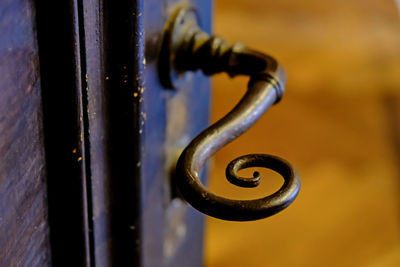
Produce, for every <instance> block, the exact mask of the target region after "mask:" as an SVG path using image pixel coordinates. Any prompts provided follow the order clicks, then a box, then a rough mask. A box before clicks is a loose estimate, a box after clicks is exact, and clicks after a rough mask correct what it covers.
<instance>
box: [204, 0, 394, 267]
mask: <svg viewBox="0 0 400 267" xmlns="http://www.w3.org/2000/svg"><path fill="white" fill-rule="evenodd" d="M214 18H215V27H214V32H215V33H216V34H217V35H220V36H223V37H224V38H225V39H227V40H229V41H231V42H235V41H242V42H243V43H245V44H246V45H248V46H249V47H252V48H255V49H258V50H260V51H264V52H266V53H268V54H270V55H272V56H274V57H276V58H277V59H278V60H279V61H280V62H281V63H282V64H283V65H284V66H285V68H286V71H287V77H288V83H287V87H286V93H285V96H284V98H283V99H282V101H281V102H280V103H279V104H278V105H276V106H273V107H272V108H271V109H270V110H269V111H268V112H267V113H266V114H265V115H264V116H263V117H262V119H261V120H260V121H259V122H258V123H257V124H256V125H255V126H254V127H253V128H251V129H250V130H249V131H248V132H247V133H246V134H245V135H244V136H242V137H240V138H239V139H237V140H236V141H234V142H233V143H232V144H230V145H228V146H227V147H226V148H224V149H223V150H221V151H220V152H218V153H217V155H216V156H215V158H214V162H213V167H212V173H211V179H210V183H209V184H210V189H211V191H213V192H215V193H217V194H220V195H223V196H226V197H231V198H238V199H251V198H256V197H261V196H264V195H267V194H270V193H273V192H275V191H276V190H277V189H278V188H279V187H280V186H281V184H282V181H283V180H282V179H281V178H280V177H279V176H278V175H276V174H274V173H272V172H268V171H265V170H263V171H262V175H263V179H262V182H261V185H260V186H259V187H258V188H256V189H241V188H238V187H235V186H233V185H230V184H229V183H228V182H227V181H226V179H225V177H224V173H225V166H226V165H227V164H228V162H229V161H230V160H232V159H233V158H235V157H237V156H240V155H244V154H249V153H268V154H274V155H278V156H281V157H283V158H286V159H287V160H289V161H290V162H292V163H293V164H294V165H295V166H296V167H297V169H298V170H299V172H300V174H301V177H302V188H301V191H300V194H299V196H298V198H297V199H296V200H295V202H294V203H293V204H292V205H291V206H290V207H289V208H288V209H286V210H284V211H283V212H281V213H279V214H277V215H275V216H273V217H270V218H267V219H264V220H261V221H256V222H227V221H221V220H217V219H213V218H209V219H208V221H207V225H206V244H205V251H206V266H208V267H220V266H221V267H222V266H224V267H227V266H229V267H235V266H241V267H242V266H243V267H253V266H400V216H399V215H400V89H399V87H400V18H399V14H398V9H397V7H396V5H395V2H394V1H390V0H335V1H320V0H290V1H289V0H280V1H265V0H246V1H244V0H216V1H215V16H214ZM246 84H247V79H246V78H240V77H239V78H235V79H233V80H231V79H229V78H228V77H227V76H226V75H220V76H217V77H216V78H215V79H214V89H213V121H216V120H217V119H219V118H221V117H222V116H223V115H224V114H226V113H227V112H228V111H229V110H230V109H231V108H232V107H233V106H234V105H235V104H236V102H237V101H238V100H239V99H240V98H241V96H242V95H243V93H244V91H245V87H246ZM249 173H250V172H249Z"/></svg>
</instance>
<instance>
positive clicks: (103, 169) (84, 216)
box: [0, 0, 211, 266]
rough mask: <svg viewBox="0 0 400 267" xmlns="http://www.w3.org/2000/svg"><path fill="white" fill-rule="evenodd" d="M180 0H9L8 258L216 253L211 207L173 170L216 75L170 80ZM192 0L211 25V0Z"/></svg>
mask: <svg viewBox="0 0 400 267" xmlns="http://www.w3.org/2000/svg"><path fill="white" fill-rule="evenodd" d="M178 4H179V3H178V1H172V0H146V1H144V0H130V1H125V0H124V1H111V0H104V1H99V0H73V1H56V2H54V1H48V0H42V1H37V2H35V3H33V1H29V0H9V1H6V2H4V3H2V4H1V5H0V31H1V32H2V38H1V39H0V40H1V41H0V45H1V46H0V49H1V50H0V56H1V57H2V60H1V63H0V73H1V75H2V79H1V81H0V96H1V97H0V118H1V119H0V236H1V237H2V238H1V241H0V263H1V264H0V265H1V266H48V265H52V266H59V265H62V266H64V265H66V266H201V265H202V236H203V230H202V229H203V219H204V218H203V216H202V215H201V214H200V213H199V212H197V211H195V210H194V209H193V208H191V207H189V206H188V205H187V204H186V203H185V202H183V201H181V200H180V199H179V198H177V197H176V194H175V191H174V189H173V187H171V183H170V181H171V176H172V175H173V166H174V165H175V163H176V160H177V156H178V155H179V153H180V152H181V150H182V149H183V147H184V146H185V145H187V143H188V142H189V141H190V140H191V139H192V138H193V137H194V136H195V135H196V134H198V133H199V132H200V131H201V130H202V129H204V128H205V127H206V125H207V123H208V116H209V113H208V110H209V106H208V103H209V80H208V79H207V78H205V77H204V76H203V75H202V74H201V73H199V72H196V73H193V74H191V75H189V76H188V78H187V79H186V81H185V83H184V85H183V86H182V88H179V90H168V89H165V88H164V87H162V86H161V84H160V82H159V78H158V73H157V58H158V53H159V48H160V40H161V39H160V38H161V37H162V32H163V28H164V24H165V22H166V20H167V18H168V16H169V14H170V12H172V11H173V9H174V7H175V6H176V5H178ZM191 4H192V5H194V6H196V8H197V10H198V11H199V15H200V19H201V22H202V28H203V29H205V30H206V31H210V17H211V16H210V15H211V1H200V0H196V1H191ZM49 7H50V9H49ZM49 10H50V11H49ZM204 178H205V174H203V180H204Z"/></svg>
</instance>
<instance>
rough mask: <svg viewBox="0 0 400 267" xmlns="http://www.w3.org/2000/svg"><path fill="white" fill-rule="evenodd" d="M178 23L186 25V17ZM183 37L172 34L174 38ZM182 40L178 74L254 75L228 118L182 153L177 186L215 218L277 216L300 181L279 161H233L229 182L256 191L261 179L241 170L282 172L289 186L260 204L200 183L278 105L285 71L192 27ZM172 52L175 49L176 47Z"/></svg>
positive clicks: (258, 157) (176, 49) (176, 46)
mask: <svg viewBox="0 0 400 267" xmlns="http://www.w3.org/2000/svg"><path fill="white" fill-rule="evenodd" d="M177 18H178V19H180V20H181V21H184V20H183V19H182V18H179V14H178V16H177ZM174 34H175V38H176V34H177V33H170V36H173V35H174ZM178 34H179V36H178V37H179V38H178V39H177V40H175V42H174V43H173V44H170V45H171V47H172V48H173V51H172V52H173V53H172V55H170V57H171V58H172V59H171V62H172V63H173V66H172V67H173V68H174V69H175V70H176V71H178V73H183V72H185V71H188V70H193V71H194V70H202V71H203V72H204V73H205V74H207V75H211V74H215V73H218V72H227V73H228V74H229V75H230V76H235V75H249V76H250V81H249V84H248V90H247V92H246V94H245V95H244V96H243V98H242V99H241V100H240V102H239V103H238V104H237V105H236V106H235V107H234V109H233V110H232V111H231V112H229V113H228V114H227V115H226V116H225V117H223V118H222V119H220V120H219V121H217V122H216V123H214V124H213V125H211V126H210V127H208V128H207V129H206V130H204V131H203V132H202V133H200V134H199V135H198V136H197V137H196V138H195V139H194V140H193V141H192V142H191V143H190V144H189V145H188V146H187V147H186V148H185V150H184V151H183V152H182V154H181V156H180V158H179V160H178V163H177V168H176V177H175V182H176V184H177V187H178V189H179V192H180V193H181V194H182V196H183V197H184V199H185V200H186V201H187V202H189V203H190V204H191V205H192V206H193V207H194V208H196V209H198V210H199V211H201V212H203V213H205V214H208V215H210V216H213V217H216V218H220V219H225V220H235V221H248V220H257V219H261V218H265V217H268V216H271V215H273V214H275V213H277V212H279V211H281V210H283V209H284V208H286V207H287V206H288V205H290V203H292V202H293V201H294V199H295V198H296V196H297V194H298V192H299V189H300V176H299V174H298V172H297V170H296V169H295V167H294V166H292V165H291V164H290V163H289V162H287V161H286V160H284V159H281V158H279V157H276V156H271V155H266V154H251V155H246V156H242V157H239V158H237V159H235V160H233V161H232V162H231V163H230V164H229V165H228V167H227V170H226V176H227V178H228V180H229V181H230V182H231V183H233V184H235V185H238V186H242V187H254V186H257V185H258V184H259V181H260V175H259V173H258V172H255V173H254V175H253V177H252V178H245V177H240V176H239V175H238V174H237V171H239V170H240V169H243V168H248V167H265V168H269V169H272V170H274V171H276V172H278V173H279V174H280V175H282V176H283V178H284V179H285V182H284V184H283V186H282V187H281V188H280V190H278V191H277V192H276V193H274V194H272V195H270V196H267V197H264V198H260V199H254V200H232V199H227V198H223V197H220V196H217V195H215V194H213V193H211V192H209V191H208V190H207V189H206V188H205V187H204V185H203V184H202V183H201V182H200V179H199V173H200V171H201V169H202V167H203V166H204V164H205V162H206V160H207V159H208V158H210V157H211V156H212V155H214V154H215V153H216V152H217V151H218V150H219V149H221V148H222V147H223V146H225V145H226V144H228V143H229V142H231V141H232V140H234V139H236V138H237V137H239V136H240V135H241V134H243V133H244V132H245V131H247V130H248V129H249V128H250V127H251V126H252V125H253V124H254V123H255V122H256V121H257V120H258V119H259V118H260V117H261V116H262V114H263V113H264V112H265V111H266V110H267V109H268V108H269V107H270V106H271V105H273V104H274V103H277V102H278V101H279V100H280V99H281V97H282V95H283V93H284V85H285V71H284V69H283V68H282V67H281V66H280V65H279V64H278V62H277V61H276V60H275V59H273V58H272V57H270V56H268V55H265V54H262V53H259V52H257V51H254V50H251V49H248V48H246V47H244V46H243V45H242V44H240V43H237V44H235V45H233V46H231V45H229V44H228V43H226V42H225V41H224V40H222V39H220V38H217V37H210V36H208V35H207V34H206V33H205V32H203V31H202V30H201V29H199V28H198V27H197V24H196V23H193V21H191V23H189V25H188V26H187V27H182V28H180V32H179V33H178ZM171 47H170V48H171Z"/></svg>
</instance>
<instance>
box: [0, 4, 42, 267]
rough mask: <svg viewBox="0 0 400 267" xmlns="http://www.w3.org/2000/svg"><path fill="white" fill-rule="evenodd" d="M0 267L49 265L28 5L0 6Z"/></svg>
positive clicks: (34, 54)
mask: <svg viewBox="0 0 400 267" xmlns="http://www.w3.org/2000/svg"><path fill="white" fill-rule="evenodd" d="M0 36H2V37H1V39H0V77H1V79H0V265H1V266H48V265H50V242H49V225H48V219H47V217H48V211H47V194H46V190H47V187H46V182H45V181H46V168H45V155H44V147H43V129H42V110H41V109H42V106H41V90H40V75H39V58H38V48H37V42H36V33H35V9H34V7H33V4H32V1H28V0H20V1H3V2H2V3H1V4H0Z"/></svg>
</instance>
